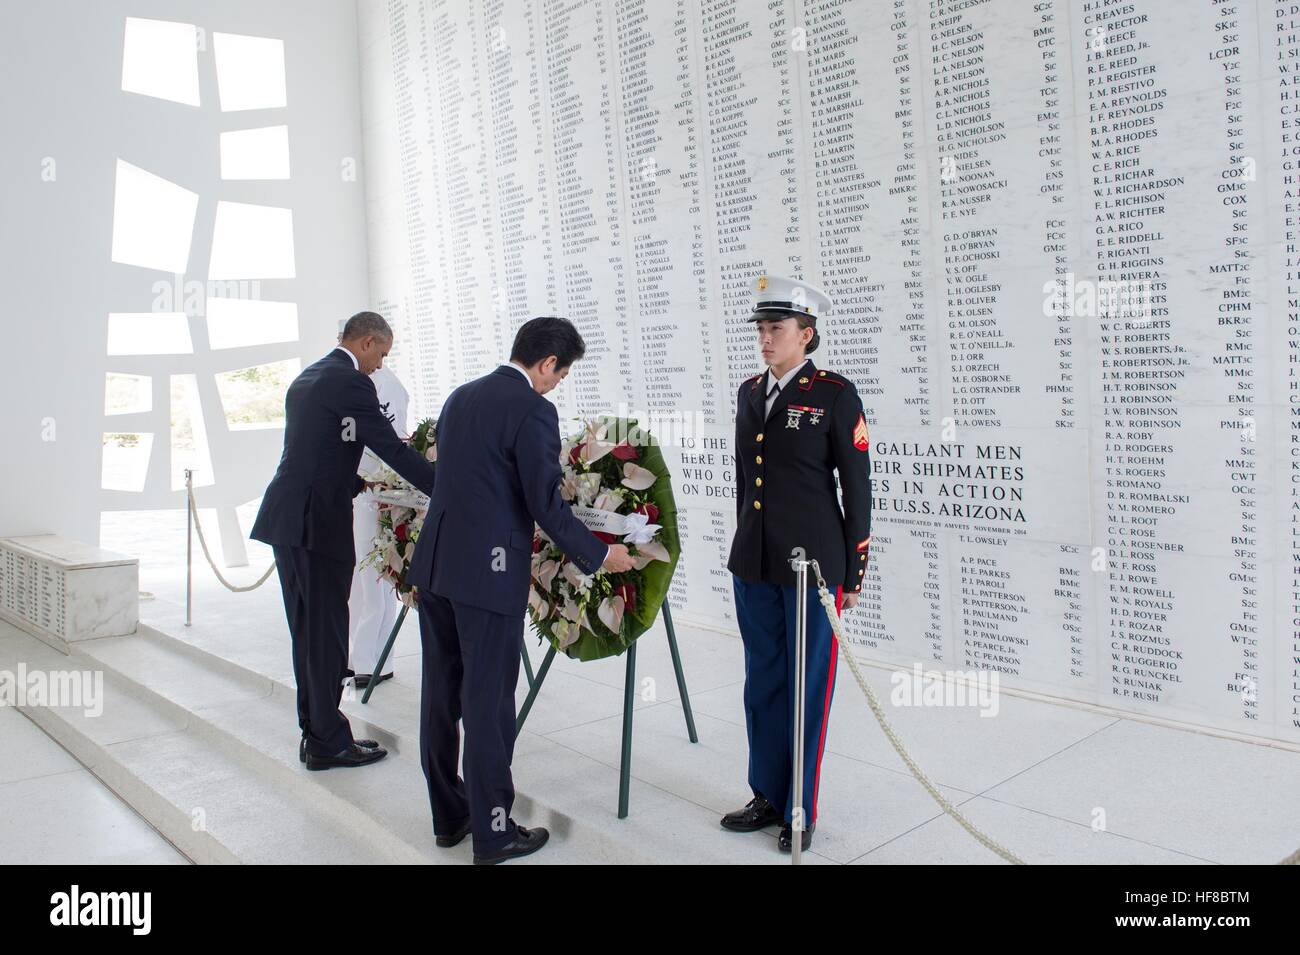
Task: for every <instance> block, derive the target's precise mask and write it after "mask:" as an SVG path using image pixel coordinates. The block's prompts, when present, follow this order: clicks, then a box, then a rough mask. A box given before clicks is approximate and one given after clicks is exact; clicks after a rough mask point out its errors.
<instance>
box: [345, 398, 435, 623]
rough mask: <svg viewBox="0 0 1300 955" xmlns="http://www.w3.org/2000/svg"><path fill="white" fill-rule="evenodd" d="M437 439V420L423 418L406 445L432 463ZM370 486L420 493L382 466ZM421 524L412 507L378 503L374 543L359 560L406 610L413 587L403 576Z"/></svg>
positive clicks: (411, 603)
mask: <svg viewBox="0 0 1300 955" xmlns="http://www.w3.org/2000/svg"><path fill="white" fill-rule="evenodd" d="M437 437H438V422H437V420H436V419H434V418H425V419H424V420H423V421H421V422H420V423H419V424H418V425H417V426H416V428H415V431H413V432H412V433H411V437H410V438H409V439H407V444H409V445H410V446H411V447H412V448H413V449H414V450H415V451H417V452H418V453H420V454H422V455H424V457H425V459H426V460H429V461H433V460H436V458H437ZM371 483H372V484H375V485H377V486H378V487H379V488H380V489H381V490H383V491H387V492H390V493H392V494H395V495H398V496H402V497H409V498H411V499H413V500H414V499H415V498H417V497H419V496H420V494H421V492H420V490H419V489H418V488H416V487H415V486H414V485H412V484H411V483H410V482H408V481H407V480H406V479H405V478H403V477H402V476H401V475H400V474H398V473H397V472H396V471H394V470H393V469H392V468H389V467H387V466H386V465H385V466H381V467H380V469H379V476H378V477H377V478H376V479H375V480H374V481H372V482H371ZM423 524H424V515H423V513H422V512H421V511H419V510H417V509H416V508H414V507H408V506H405V505H401V504H390V503H387V502H383V501H381V502H380V504H379V530H378V532H377V533H376V534H375V544H374V547H372V548H371V550H370V553H369V554H367V555H366V556H365V558H364V559H362V561H361V566H362V567H373V568H375V570H377V571H378V572H379V576H380V577H381V578H383V579H384V580H387V581H388V582H389V583H391V584H392V585H393V589H394V590H395V591H396V592H397V597H398V599H399V600H401V601H402V603H403V604H404V605H405V606H406V607H412V606H414V605H415V588H414V587H412V586H411V585H410V584H409V583H407V582H406V574H407V571H409V570H410V569H411V558H412V557H414V556H415V542H416V541H417V540H418V539H419V537H420V528H421V526H423Z"/></svg>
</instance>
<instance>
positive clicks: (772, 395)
mask: <svg viewBox="0 0 1300 955" xmlns="http://www.w3.org/2000/svg"><path fill="white" fill-rule="evenodd" d="M806 364H808V359H807V358H805V359H804V360H803V361H801V362H799V364H797V365H795V366H794V367H793V368H791V369H790V370H789V371H787V372H786V373H785V374H784V375H782V376H781V377H780V378H779V379H778V380H776V381H773V380H772V369H771V368H769V369H768V370H767V374H766V375H764V376H763V381H764V383H765V384H766V386H767V407H766V408H765V409H764V411H763V417H765V418H766V417H767V416H768V415H770V414H771V413H772V405H773V404H775V402H776V396H777V393H778V390H780V391H784V390H785V386H786V385H788V384H790V382H791V381H792V380H793V379H794V376H795V375H797V374H799V372H800V371H801V370H802V369H803V366H804V365H806Z"/></svg>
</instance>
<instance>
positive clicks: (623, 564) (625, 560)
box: [601, 544, 633, 574]
mask: <svg viewBox="0 0 1300 955" xmlns="http://www.w3.org/2000/svg"><path fill="white" fill-rule="evenodd" d="M601 567H602V568H603V569H604V570H608V571H609V572H610V573H612V574H621V573H623V572H624V571H628V570H631V569H632V567H633V563H632V557H631V555H630V554H628V552H627V547H626V546H624V545H623V544H610V545H609V554H608V556H606V557H605V563H603V564H601Z"/></svg>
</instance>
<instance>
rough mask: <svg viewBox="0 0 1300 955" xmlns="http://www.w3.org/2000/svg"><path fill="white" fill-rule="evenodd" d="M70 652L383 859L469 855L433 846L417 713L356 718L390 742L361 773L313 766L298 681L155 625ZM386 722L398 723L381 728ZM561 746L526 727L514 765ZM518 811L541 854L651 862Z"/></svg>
mask: <svg viewBox="0 0 1300 955" xmlns="http://www.w3.org/2000/svg"><path fill="white" fill-rule="evenodd" d="M74 657H78V658H80V659H81V660H82V661H83V662H82V663H79V664H78V665H80V666H88V667H93V668H101V669H103V670H104V672H105V674H106V680H107V679H108V678H110V677H111V679H112V680H113V681H114V683H115V684H116V683H120V684H122V685H124V686H125V687H126V688H128V689H129V692H130V694H131V695H132V696H134V698H135V699H137V700H139V701H142V702H144V703H147V704H148V705H149V706H150V707H151V708H153V709H154V710H155V711H157V712H159V713H162V714H164V715H165V716H167V717H168V718H170V719H171V720H173V721H176V722H178V723H182V724H183V725H184V726H185V727H186V731H187V732H188V734H190V736H191V737H192V738H195V739H198V740H201V741H202V743H203V745H204V746H205V747H207V748H209V749H215V750H218V751H220V752H221V754H222V756H223V758H224V759H225V760H228V761H230V762H232V763H234V764H236V765H238V766H242V767H243V768H244V769H245V770H246V771H247V772H249V773H251V774H255V775H257V776H258V777H259V778H261V779H264V780H267V781H268V782H270V783H271V784H273V786H274V787H275V788H276V789H277V790H278V791H280V792H283V793H284V794H286V796H288V797H290V798H292V799H293V800H295V801H296V802H298V803H300V804H301V805H302V806H303V807H304V808H306V809H310V810H311V811H313V812H315V813H318V814H320V815H321V816H323V817H326V818H328V819H329V820H331V822H332V823H333V825H335V826H336V827H342V828H344V829H345V830H347V831H348V832H350V833H354V834H357V835H358V836H359V837H360V838H361V840H362V841H363V842H364V844H366V845H368V846H370V847H372V849H373V851H374V852H375V853H376V854H378V855H379V856H380V860H378V861H391V862H408V863H410V862H423V863H455V862H468V861H470V859H471V852H470V843H469V840H466V841H465V842H464V843H463V844H462V845H461V846H458V847H456V848H455V849H451V850H446V849H438V848H436V847H435V846H434V844H433V833H432V824H431V820H430V817H429V808H428V800H427V790H426V787H425V781H424V774H423V771H422V770H421V768H420V764H419V751H418V745H417V740H416V739H415V738H413V734H412V732H411V726H412V725H413V721H411V720H409V719H403V720H401V721H396V722H393V721H389V720H381V719H376V720H375V721H374V722H370V721H368V720H363V719H360V718H358V717H356V716H355V715H352V714H350V716H349V718H350V719H351V721H352V725H353V731H354V733H355V734H356V735H358V736H369V737H372V738H375V739H378V740H379V741H380V742H381V744H383V745H384V746H385V747H386V748H388V749H389V751H390V752H389V756H388V758H386V759H384V760H383V761H381V762H380V763H377V764H375V765H373V766H368V767H365V768H363V769H357V770H350V769H335V770H330V771H328V772H323V773H311V772H307V771H306V770H305V769H304V768H303V767H302V765H301V764H300V763H299V762H298V756H297V745H298V732H297V725H296V717H295V692H294V690H293V688H292V687H290V686H287V685H285V684H283V683H280V682H278V681H275V680H272V679H270V678H269V677H266V676H264V675H262V674H259V673H256V672H254V671H252V670H250V669H247V668H245V667H243V666H241V665H240V664H238V663H236V662H234V661H232V660H229V659H226V658H224V657H222V656H221V655H220V654H217V653H214V652H212V651H210V650H208V649H205V648H202V647H199V646H197V645H195V644H194V643H191V642H188V641H185V640H180V639H176V638H173V637H171V636H169V635H167V634H165V633H162V632H161V631H159V630H156V629H154V628H152V627H149V626H147V625H143V626H141V628H140V630H139V632H138V633H137V634H136V635H133V636H130V637H112V638H105V639H101V640H94V641H88V642H87V643H86V644H84V645H83V646H81V647H79V648H78V649H77V651H76V653H75V654H74ZM385 688H387V687H385ZM385 722H387V723H389V725H391V726H393V729H389V728H388V727H387V726H385V725H382V724H383V723H385ZM555 748H556V747H555V746H554V744H551V743H548V742H547V741H545V740H542V739H540V738H536V737H529V736H528V734H525V736H524V738H521V740H520V742H519V744H517V746H516V765H519V764H520V762H521V761H523V762H525V763H527V762H528V761H530V760H538V761H543V762H551V763H553V762H554V756H553V755H552V754H551V750H553V749H555ZM609 775H610V780H609V784H610V785H614V784H616V775H615V773H614V772H613V771H611V772H610V774H609ZM515 810H516V812H515V815H516V816H517V817H519V818H521V819H522V820H524V821H526V824H529V825H543V826H547V827H548V828H549V829H550V830H551V833H552V839H551V844H550V845H548V846H547V849H546V850H545V852H544V853H542V854H539V855H538V857H537V861H539V862H540V861H545V862H547V863H609V862H615V861H617V862H633V863H634V862H648V861H653V859H652V855H653V854H651V855H647V854H646V853H644V852H643V851H642V850H641V849H638V848H636V847H634V846H629V845H627V844H625V843H624V841H623V839H622V838H621V834H620V833H619V832H618V830H617V827H605V828H602V827H593V826H589V825H586V824H585V823H584V822H583V821H581V820H579V819H575V818H573V817H571V816H570V815H568V814H566V813H564V812H561V811H559V810H557V809H555V808H554V807H553V806H551V805H548V804H547V802H543V801H541V800H538V799H536V798H530V796H529V794H528V793H526V792H521V793H519V794H518V795H517V798H516V804H515ZM661 858H666V856H665V857H661ZM241 861H249V860H243V859H241ZM521 861H528V862H531V861H533V860H531V859H530V860H521Z"/></svg>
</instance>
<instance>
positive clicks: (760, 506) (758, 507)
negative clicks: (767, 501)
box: [754, 501, 763, 511]
mask: <svg viewBox="0 0 1300 955" xmlns="http://www.w3.org/2000/svg"><path fill="white" fill-rule="evenodd" d="M762 509H763V502H762V501H755V502H754V510H756V511H761V510H762Z"/></svg>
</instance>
